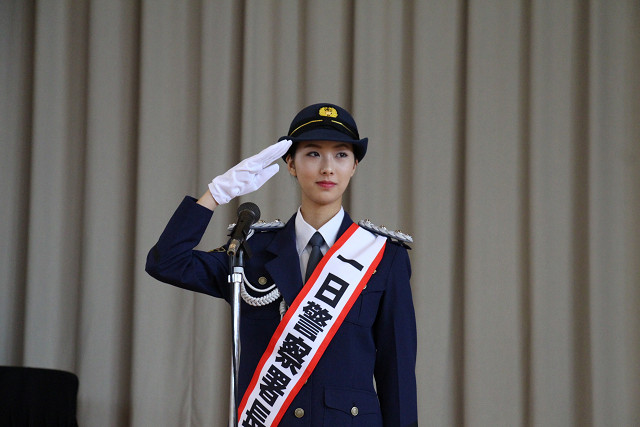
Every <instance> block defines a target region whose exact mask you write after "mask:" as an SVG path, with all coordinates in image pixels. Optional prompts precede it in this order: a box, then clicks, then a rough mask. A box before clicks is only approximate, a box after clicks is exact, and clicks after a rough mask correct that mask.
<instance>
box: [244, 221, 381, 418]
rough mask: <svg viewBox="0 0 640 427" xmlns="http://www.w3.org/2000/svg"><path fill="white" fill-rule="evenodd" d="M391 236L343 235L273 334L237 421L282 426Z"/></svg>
mask: <svg viewBox="0 0 640 427" xmlns="http://www.w3.org/2000/svg"><path fill="white" fill-rule="evenodd" d="M386 240H387V239H386V237H383V236H377V235H375V234H373V233H371V232H369V231H367V230H365V229H363V228H361V227H359V226H358V225H357V224H353V225H351V227H349V229H348V230H347V231H346V232H345V233H344V234H343V235H342V236H340V239H338V241H337V242H336V243H335V244H334V245H333V246H332V247H331V248H330V249H329V251H328V252H327V254H326V255H325V256H324V257H323V258H322V260H320V263H319V264H318V266H317V267H316V269H315V270H314V272H313V274H312V275H311V277H310V278H309V280H308V281H307V283H306V284H305V285H304V287H303V288H302V290H301V291H300V293H299V294H298V296H297V297H296V299H295V301H294V302H293V304H292V305H291V307H290V308H289V310H287V312H286V314H285V316H284V318H283V319H282V321H281V322H280V324H279V325H278V328H277V329H276V332H275V333H274V334H273V337H272V338H271V341H270V342H269V345H268V346H267V349H266V351H265V352H264V354H263V356H262V358H261V359H260V363H258V366H257V368H256V371H255V373H254V375H253V378H252V379H251V383H250V384H249V387H248V388H247V391H246V393H245V394H244V397H243V399H242V401H241V402H240V406H239V408H238V425H239V426H242V427H249V426H251V427H265V426H275V425H278V423H279V422H280V420H281V419H282V416H283V415H284V412H285V411H286V410H287V408H288V407H289V405H290V404H291V402H292V401H293V399H294V397H295V396H296V395H297V394H298V391H299V390H300V388H301V387H302V386H303V385H304V383H305V381H306V380H307V378H308V377H309V375H311V372H312V371H313V369H314V368H315V367H316V365H317V364H318V361H319V360H320V358H321V357H322V354H323V353H324V351H325V349H326V348H327V346H328V345H329V342H330V341H331V339H332V338H333V336H334V335H335V334H336V332H337V330H338V328H339V327H340V325H341V324H342V321H343V320H344V318H345V316H346V315H347V313H348V312H349V310H350V309H351V306H353V303H354V302H355V301H356V299H357V298H358V296H359V295H360V292H361V291H362V289H364V286H365V285H366V284H367V282H368V281H369V278H370V277H371V275H372V274H373V272H374V270H375V269H376V267H377V266H378V264H379V263H380V260H381V259H382V254H383V253H384V246H385V243H386Z"/></svg>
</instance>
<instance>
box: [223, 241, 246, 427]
mask: <svg viewBox="0 0 640 427" xmlns="http://www.w3.org/2000/svg"><path fill="white" fill-rule="evenodd" d="M245 252H246V255H247V258H249V257H250V256H251V251H250V250H249V247H248V246H247V245H246V244H245V242H244V241H243V242H242V243H241V244H240V246H239V247H238V249H237V250H234V251H233V253H231V254H229V273H230V274H229V278H228V281H229V284H230V285H231V287H232V295H231V328H232V341H231V384H230V393H229V427H237V426H238V405H239V402H238V397H239V396H238V372H239V369H240V286H241V285H242V281H243V280H244V255H245Z"/></svg>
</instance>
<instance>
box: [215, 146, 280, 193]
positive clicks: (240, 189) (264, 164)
mask: <svg viewBox="0 0 640 427" xmlns="http://www.w3.org/2000/svg"><path fill="white" fill-rule="evenodd" d="M289 147H291V141H290V140H288V139H283V140H282V141H279V142H276V143H275V144H273V145H270V146H268V147H267V148H265V149H264V150H262V151H261V152H259V153H258V154H256V155H254V156H251V157H249V158H248V159H244V160H243V161H241V162H240V163H238V164H237V165H235V166H234V167H232V168H231V169H229V170H228V171H226V172H225V173H224V174H222V175H218V176H216V177H215V178H213V181H211V183H210V184H209V191H210V192H211V195H212V196H213V198H214V199H215V201H216V202H218V204H219V205H224V204H225V203H229V200H231V199H233V198H234V197H237V196H242V195H244V194H247V193H251V192H252V191H255V190H257V189H258V188H260V187H262V185H263V184H264V183H265V182H267V181H268V180H269V179H270V178H271V177H272V176H274V175H275V174H276V173H278V170H280V166H278V165H277V164H273V165H271V163H273V162H274V161H276V160H278V159H279V158H280V157H282V156H283V155H284V153H286V152H287V150H289ZM269 165H271V166H269Z"/></svg>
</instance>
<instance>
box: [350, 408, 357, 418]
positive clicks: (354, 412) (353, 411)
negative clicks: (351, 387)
mask: <svg viewBox="0 0 640 427" xmlns="http://www.w3.org/2000/svg"><path fill="white" fill-rule="evenodd" d="M351 415H353V416H354V417H355V416H356V415H358V407H357V406H354V407H353V408H351Z"/></svg>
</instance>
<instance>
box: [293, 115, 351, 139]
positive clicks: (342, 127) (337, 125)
mask: <svg viewBox="0 0 640 427" xmlns="http://www.w3.org/2000/svg"><path fill="white" fill-rule="evenodd" d="M309 125H313V126H311V127H309V128H306V129H304V130H302V131H301V129H302V128H304V127H306V126H309ZM321 126H331V127H332V128H334V129H336V130H337V131H338V132H341V133H344V134H347V135H349V136H350V137H352V138H353V139H360V136H359V135H358V132H355V131H354V130H353V129H351V128H350V127H349V126H347V125H346V124H344V123H342V122H340V121H338V120H333V119H316V120H309V121H308V122H305V123H303V124H301V125H300V126H298V127H296V128H295V129H294V130H292V131H291V132H289V136H296V135H297V134H300V133H302V132H307V131H308V130H310V129H315V128H317V127H321Z"/></svg>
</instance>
